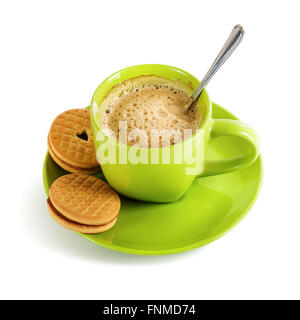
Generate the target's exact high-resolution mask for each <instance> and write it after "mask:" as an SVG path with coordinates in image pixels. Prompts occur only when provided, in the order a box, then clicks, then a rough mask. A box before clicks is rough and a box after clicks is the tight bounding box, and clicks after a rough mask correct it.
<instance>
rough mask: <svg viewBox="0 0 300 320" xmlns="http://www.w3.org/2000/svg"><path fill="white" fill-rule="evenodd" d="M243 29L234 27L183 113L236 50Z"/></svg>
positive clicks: (242, 34)
mask: <svg viewBox="0 0 300 320" xmlns="http://www.w3.org/2000/svg"><path fill="white" fill-rule="evenodd" d="M244 33H245V32H244V29H243V27H242V26H241V25H239V24H238V25H236V26H235V27H234V28H233V30H232V31H231V34H230V35H229V37H228V39H227V40H226V42H225V44H224V46H223V48H222V49H221V51H220V52H219V54H218V56H217V57H216V59H215V61H214V62H213V64H212V65H211V67H210V68H209V70H208V71H207V73H206V75H205V76H204V78H203V79H202V81H201V83H200V85H199V86H198V88H197V89H196V91H195V92H194V94H193V95H192V96H191V98H190V99H189V102H188V103H187V105H186V106H185V108H184V112H187V110H188V109H189V108H190V106H191V105H192V104H193V103H194V102H195V101H196V100H197V99H198V98H199V97H200V95H201V92H202V90H203V89H204V88H205V87H206V85H207V84H208V82H209V80H210V79H211V78H212V77H213V75H214V74H215V73H216V72H217V71H218V70H219V69H220V67H221V66H222V65H223V63H224V62H225V61H226V60H227V59H228V58H229V57H230V55H231V54H232V52H233V51H234V50H235V49H236V48H237V46H238V45H239V44H240V42H241V41H242V39H243V36H244Z"/></svg>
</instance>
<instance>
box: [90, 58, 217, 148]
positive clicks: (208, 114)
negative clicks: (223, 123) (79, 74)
mask: <svg viewBox="0 0 300 320" xmlns="http://www.w3.org/2000/svg"><path fill="white" fill-rule="evenodd" d="M151 67H153V68H161V69H168V70H171V71H173V72H174V71H175V72H176V73H178V75H180V74H183V75H185V76H186V77H188V78H190V79H191V80H192V81H193V82H194V84H196V86H198V85H199V84H200V81H199V80H198V79H197V78H196V77H194V76H193V75H192V74H191V73H189V72H187V71H185V70H183V69H180V68H177V67H173V66H169V65H165V64H140V65H134V66H130V67H127V68H123V69H121V70H119V71H116V72H115V73H113V74H111V75H110V76H109V77H107V78H106V79H105V80H104V81H102V82H101V83H100V85H99V86H98V87H97V88H96V90H95V92H94V94H93V96H92V99H91V103H90V106H91V107H90V116H91V121H92V126H94V127H95V129H96V130H95V131H96V132H101V133H102V134H103V135H104V136H105V137H106V139H108V140H110V142H112V143H114V144H116V145H117V146H119V145H122V146H123V147H124V146H126V147H127V149H139V150H141V149H148V150H149V149H150V150H151V149H152V150H153V149H161V150H163V149H169V148H174V146H175V145H170V146H165V147H158V148H139V147H135V146H129V145H127V144H124V143H121V142H119V141H118V140H115V139H113V138H112V137H110V136H108V135H107V134H106V133H105V132H104V131H103V130H102V128H101V126H100V124H99V123H98V121H97V120H96V119H95V115H94V112H93V103H94V99H95V96H96V95H97V94H98V92H99V91H100V90H102V88H103V86H104V85H105V84H106V83H107V82H110V81H111V80H112V79H114V78H115V77H117V76H118V75H121V74H124V73H127V72H128V71H132V70H135V69H137V70H140V69H144V68H151ZM143 75H155V72H153V73H145V72H142V71H141V73H140V76H143ZM131 78H132V77H131ZM167 78H168V77H166V79H167ZM128 79H130V78H128ZM178 80H180V78H179V79H178ZM123 81H125V79H124V80H121V81H120V82H119V83H122V82H123ZM115 85H116V84H114V85H112V86H111V87H110V88H109V89H108V90H107V92H106V93H105V94H104V95H103V97H105V96H106V94H107V93H108V92H109V90H111V88H113V87H114V86H115ZM202 94H204V95H205V96H204V97H205V99H206V101H207V106H208V108H207V110H206V112H205V114H204V118H203V121H202V123H201V125H200V127H199V128H198V129H197V131H196V132H195V133H194V134H193V135H192V136H191V137H189V138H188V139H185V140H182V141H181V142H179V143H177V144H176V146H177V145H180V144H183V143H188V141H190V140H193V139H195V138H196V137H197V136H198V135H200V134H201V133H202V132H203V131H204V130H206V128H207V127H208V124H209V122H210V119H211V114H212V103H211V100H210V97H209V95H208V92H207V90H206V89H205V88H204V89H203V92H202ZM202 94H201V95H202ZM197 104H199V102H197ZM98 108H99V106H98Z"/></svg>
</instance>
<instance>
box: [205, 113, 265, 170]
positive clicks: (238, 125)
mask: <svg viewBox="0 0 300 320" xmlns="http://www.w3.org/2000/svg"><path fill="white" fill-rule="evenodd" d="M212 121H213V123H212V127H211V131H210V136H209V141H211V140H213V139H216V138H217V137H221V136H236V137H240V138H242V139H244V140H246V141H247V142H248V144H247V145H248V146H247V148H246V150H245V151H244V152H243V153H242V154H241V155H239V156H235V157H234V158H229V159H224V160H209V161H205V163H204V171H203V173H202V174H201V176H212V175H217V174H221V173H226V172H230V171H233V170H236V169H239V168H243V167H246V166H248V165H250V164H251V163H253V162H254V161H255V160H256V159H257V157H258V156H259V154H260V145H259V138H258V136H257V134H256V132H255V131H254V130H253V129H252V128H250V127H249V126H248V125H247V124H245V123H243V122H242V121H239V120H229V119H214V120H212Z"/></svg>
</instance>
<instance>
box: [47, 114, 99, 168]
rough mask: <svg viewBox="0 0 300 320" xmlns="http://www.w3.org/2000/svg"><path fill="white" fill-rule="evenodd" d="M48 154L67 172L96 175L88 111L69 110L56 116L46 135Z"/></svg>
mask: <svg viewBox="0 0 300 320" xmlns="http://www.w3.org/2000/svg"><path fill="white" fill-rule="evenodd" d="M48 150H49V153H50V155H51V157H52V158H53V160H54V161H55V162H56V163H57V164H58V165H59V166H60V167H62V168H63V169H65V170H67V171H69V172H73V173H85V174H95V173H97V172H100V171H101V169H100V166H99V164H98V162H97V160H96V152H95V148H94V142H93V137H92V132H91V125H90V113H89V110H87V109H72V110H68V111H65V112H63V113H61V114H60V115H58V116H57V117H56V119H55V120H54V121H53V123H52V125H51V128H50V131H49V135H48Z"/></svg>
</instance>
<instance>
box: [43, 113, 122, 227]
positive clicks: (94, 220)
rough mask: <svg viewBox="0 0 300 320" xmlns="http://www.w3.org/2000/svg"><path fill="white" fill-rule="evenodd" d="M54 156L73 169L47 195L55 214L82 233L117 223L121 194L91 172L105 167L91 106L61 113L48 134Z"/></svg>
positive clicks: (49, 145) (52, 213)
mask: <svg viewBox="0 0 300 320" xmlns="http://www.w3.org/2000/svg"><path fill="white" fill-rule="evenodd" d="M48 150H49V153H50V155H51V157H52V158H53V160H54V161H55V162H56V163H57V164H58V165H59V166H60V167H62V168H63V169H64V170H66V171H68V172H71V174H66V175H64V176H62V177H60V178H58V179H57V180H55V181H54V182H53V184H52V185H51V187H50V190H49V198H48V199H47V205H48V210H49V213H50V215H51V216H52V218H53V219H54V220H55V221H56V222H58V223H59V224H61V225H62V226H64V227H66V228H68V229H70V230H73V231H77V232H82V233H99V232H103V231H106V230H108V229H110V228H111V227H113V226H114V224H115V223H116V221H117V217H118V214H119V210H120V199H119V196H118V194H117V193H116V192H115V191H114V190H113V189H112V188H111V187H110V186H109V185H108V184H107V183H105V182H104V181H102V180H100V179H98V178H96V177H93V176H89V174H96V173H98V172H100V171H101V169H100V166H99V164H98V162H97V160H96V153H95V148H94V143H93V137H92V132H91V126H90V115H89V111H88V110H87V109H72V110H68V111H65V112H64V113H62V114H60V115H59V116H57V118H56V119H55V120H54V122H53V123H52V125H51V128H50V132H49V135H48Z"/></svg>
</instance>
